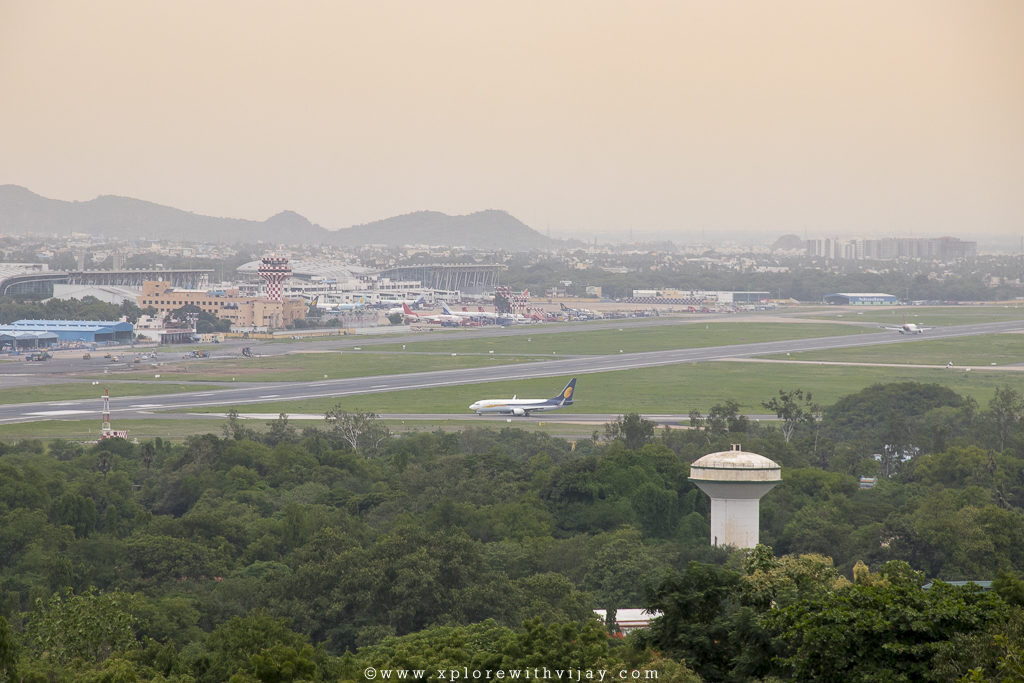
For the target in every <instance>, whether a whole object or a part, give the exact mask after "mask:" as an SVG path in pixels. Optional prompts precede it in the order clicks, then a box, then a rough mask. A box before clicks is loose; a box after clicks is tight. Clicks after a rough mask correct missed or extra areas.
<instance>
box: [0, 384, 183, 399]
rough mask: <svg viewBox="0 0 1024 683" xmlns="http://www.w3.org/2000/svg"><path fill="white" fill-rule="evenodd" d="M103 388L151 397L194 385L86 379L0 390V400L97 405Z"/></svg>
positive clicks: (123, 393)
mask: <svg viewBox="0 0 1024 683" xmlns="http://www.w3.org/2000/svg"><path fill="white" fill-rule="evenodd" d="M104 389H110V390H111V393H112V394H116V395H119V396H152V395H153V394H178V393H181V392H185V391H195V390H196V387H195V386H194V385H192V386H189V385H188V384H179V383H176V382H167V383H162V384H161V383H143V382H125V383H123V384H122V383H119V382H109V381H100V383H99V384H97V385H93V384H90V383H88V382H68V383H66V384H44V385H42V386H38V387H28V388H24V387H23V388H18V389H10V390H5V391H0V403H37V402H44V401H71V400H77V399H80V398H91V397H93V396H95V397H96V399H97V404H98V401H99V397H100V396H102V395H103V390H104Z"/></svg>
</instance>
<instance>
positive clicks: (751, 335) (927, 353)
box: [0, 307, 1024, 440]
mask: <svg viewBox="0 0 1024 683" xmlns="http://www.w3.org/2000/svg"><path fill="white" fill-rule="evenodd" d="M908 310H913V312H914V313H919V315H918V318H916V319H915V322H919V323H921V324H925V325H940V324H966V323H970V322H984V321H990V320H1006V319H1018V318H1022V317H1024V308H1021V309H1015V308H992V307H943V308H941V309H924V308H918V307H915V308H914V309H908ZM817 315H819V316H822V317H823V318H824V319H829V318H831V319H835V320H844V321H845V320H851V319H854V320H855V321H856V322H871V321H874V322H895V321H894V320H893V318H896V319H898V321H899V322H902V317H903V316H902V315H894V312H892V311H866V312H865V313H864V315H863V316H860V315H856V313H854V314H850V313H849V312H848V311H847V312H846V313H844V314H843V316H842V318H840V317H839V316H838V315H832V314H830V313H829V312H827V311H826V312H823V313H819V314H817ZM908 319H909V318H908ZM874 331H875V330H874V329H873V328H871V327H863V328H861V327H856V326H851V325H835V324H828V323H821V324H818V323H806V322H805V323H799V324H786V323H761V322H756V323H755V322H751V323H747V322H743V321H742V320H739V319H732V320H729V321H728V322H724V321H716V320H712V321H707V322H704V321H701V322H695V323H690V324H681V325H673V326H654V327H640V328H638V327H626V326H624V327H623V329H622V330H621V331H620V330H619V329H618V328H613V329H607V328H606V329H586V328H584V327H582V326H581V327H580V328H578V329H574V330H573V331H571V332H555V333H550V332H548V333H546V332H542V331H540V328H538V331H537V332H536V333H533V332H531V333H528V334H526V335H521V336H510V337H500V338H488V339H484V338H476V339H467V338H459V335H457V334H453V335H451V336H448V335H445V336H444V337H441V336H440V335H436V336H434V335H432V336H430V338H429V339H428V340H425V341H422V342H420V341H415V342H407V343H406V349H405V350H404V351H403V350H402V348H401V345H400V344H389V343H384V344H375V345H373V346H370V347H368V348H367V349H366V350H360V351H354V350H347V349H346V350H344V352H341V351H336V352H325V353H315V352H313V353H310V352H306V353H302V352H297V353H290V354H285V355H280V356H264V357H262V358H257V359H252V360H250V359H241V358H227V359H216V358H215V359H210V360H196V361H189V362H187V363H182V364H180V365H176V364H169V365H165V366H161V367H160V368H159V373H158V374H160V375H161V377H160V378H159V379H157V378H155V377H154V376H153V375H154V374H156V373H157V371H156V370H155V369H150V370H147V371H141V370H140V371H135V372H124V373H117V374H116V379H115V378H114V377H113V376H109V375H103V376H97V377H95V378H94V379H95V380H99V381H100V385H92V384H90V383H88V382H81V381H79V382H73V383H67V384H62V385H51V386H40V387H35V388H30V389H17V390H9V391H3V390H0V402H4V403H15V402H17V403H21V402H36V401H42V402H45V401H60V400H69V399H77V398H88V397H91V396H96V397H98V396H99V395H100V394H101V393H102V388H103V386H108V385H109V386H110V387H111V389H112V391H115V392H116V393H117V394H118V395H120V396H128V395H136V396H146V395H152V394H159V393H177V392H184V391H195V390H196V384H195V382H210V383H212V382H216V381H220V382H231V381H232V379H233V378H234V379H235V380H236V381H239V382H242V381H249V382H255V381H311V380H315V379H321V378H322V377H323V376H324V375H327V376H328V377H330V378H343V377H359V376H370V375H380V374H393V373H404V372H415V371H426V370H444V369H457V368H474V367H484V366H490V365H495V364H498V363H528V362H531V361H534V360H542V359H549V358H551V355H552V354H551V352H552V351H554V352H555V354H554V355H580V354H582V355H586V354H605V353H617V352H618V350H619V349H623V350H625V351H629V352H634V351H654V350H660V349H672V348H685V347H704V346H713V345H720V344H721V345H726V344H742V343H747V342H755V341H772V340H781V339H796V338H809V337H819V336H829V335H844V334H858V333H870V332H874ZM490 351H494V353H493V354H491V353H489V352H490ZM453 354H457V355H453ZM775 358H785V357H784V356H775ZM788 359H789V360H804V361H839V362H843V361H845V362H867V363H900V364H907V365H909V366H913V365H944V364H945V363H946V361H947V360H953V362H954V363H955V364H956V365H957V366H964V365H974V366H988V367H990V364H991V363H997V364H998V365H1005V364H1009V363H1022V362H1024V337H1022V336H1021V335H1013V334H999V335H991V336H978V337H970V338H964V339H955V340H935V341H928V340H915V341H914V342H913V343H911V344H898V343H897V344H886V345H881V346H873V347H864V348H853V349H844V350H836V351H821V352H807V353H802V354H797V353H794V354H792V356H790V357H788ZM186 368H187V371H186ZM125 380H128V381H125ZM567 380H568V376H566V377H552V378H547V379H533V380H522V381H516V382H499V383H490V384H479V385H466V386H461V387H445V388H439V389H431V390H418V391H406V392H389V393H381V394H369V395H365V396H360V397H351V398H344V399H317V400H308V401H294V402H290V403H286V404H281V403H268V404H265V405H246V406H245V407H244V410H243V411H240V412H264V413H273V414H276V413H279V412H285V413H286V414H287V413H292V414H304V413H312V414H318V413H323V412H324V411H326V410H328V409H330V408H332V407H334V406H338V405H340V406H341V407H342V408H343V409H345V410H350V411H371V412H375V413H451V414H452V415H453V416H462V415H465V416H466V419H468V420H469V422H467V423H465V424H469V425H472V424H478V423H473V422H472V416H471V414H470V413H469V411H468V408H467V406H468V405H469V403H471V402H472V401H474V400H477V399H480V398H484V397H487V396H511V395H513V394H517V395H519V396H521V397H522V396H529V397H548V396H552V395H554V394H555V393H556V392H557V391H558V390H559V389H560V388H561V387H562V385H563V384H564V382H565V381H567ZM185 381H187V382H190V383H191V384H185V383H183V382H185ZM899 381H917V382H934V383H938V384H942V385H944V386H948V387H950V388H951V389H953V390H954V391H957V392H958V393H960V394H963V395H965V396H971V397H973V398H975V399H976V400H977V401H978V402H979V403H980V404H982V405H984V404H986V403H987V402H988V400H989V399H990V398H991V397H992V395H993V393H994V391H995V389H996V387H998V386H1010V387H1013V388H1014V389H1016V390H1017V391H1020V392H1022V393H1024V372H1021V373H1018V372H1006V371H1003V372H1000V371H997V370H991V371H988V370H985V369H981V367H978V369H977V370H976V371H974V372H970V373H968V372H965V371H963V370H959V369H956V368H954V369H953V370H945V369H937V368H927V367H918V368H915V367H903V368H893V367H870V366H831V365H813V364H806V363H757V362H740V361H722V362H714V363H696V364H684V365H675V366H666V367H659V368H648V369H639V370H630V371H621V372H606V373H595V374H590V375H581V376H580V380H579V385H578V388H577V394H576V399H577V403H576V405H575V406H573V407H572V408H569V409H567V410H564V411H562V412H560V413H558V416H559V417H560V418H563V417H569V416H571V414H572V413H573V412H577V413H611V414H623V413H627V412H641V413H647V414H663V413H669V414H682V415H685V414H687V413H689V412H690V410H699V411H700V412H702V413H706V412H707V411H708V410H709V409H710V408H711V406H713V405H715V404H717V403H721V402H723V401H725V400H727V399H732V400H735V401H737V402H738V403H739V404H740V408H741V410H743V411H744V412H746V413H755V414H756V413H764V412H767V411H766V410H765V409H764V408H763V407H762V406H761V402H763V401H767V400H769V399H770V398H772V397H773V396H775V395H776V394H777V392H778V391H779V390H780V389H785V390H790V389H797V388H799V389H803V390H804V391H806V392H810V393H812V394H813V396H814V399H815V401H816V402H818V403H819V404H822V405H829V404H831V403H833V402H834V401H835V400H837V399H838V398H840V397H842V396H845V395H847V394H850V393H853V392H856V391H858V390H859V389H862V388H864V387H866V386H869V385H871V384H875V383H884V382H899ZM121 382H124V383H121ZM204 388H206V387H204ZM209 388H213V387H212V386H210V387H209ZM229 408H230V406H223V407H220V408H217V409H211V410H210V411H208V412H224V411H226V410H227V409H229ZM541 421H543V418H541V417H537V418H531V419H530V420H527V421H524V423H525V424H529V425H537V424H538V423H539V422H541ZM96 423H97V420H93V419H88V420H82V421H72V420H69V421H51V422H35V423H27V424H21V425H6V426H2V427H0V438H2V439H5V440H10V439H18V438H51V437H63V438H74V439H89V438H95V436H94V435H95V431H96V428H97V424H96ZM296 424H299V425H300V426H301V423H298V422H297V423H296ZM461 424H463V423H462V422H461V421H460V420H445V421H442V422H440V423H437V424H434V423H424V422H420V421H415V423H413V421H410V424H409V425H401V426H400V428H401V429H436V428H442V429H455V428H458V426H459V425H461ZM490 424H493V423H489V425H488V426H490ZM513 424H516V423H515V422H514V423H513ZM207 425H209V426H207ZM517 426H518V425H517ZM118 428H129V429H131V430H132V436H133V438H151V437H152V436H161V437H164V438H183V437H184V436H187V435H188V434H192V433H195V430H196V429H197V428H199V429H201V430H203V431H204V432H206V431H214V432H217V431H218V430H219V428H220V427H219V425H218V421H217V420H209V421H207V420H203V419H197V420H180V421H177V420H143V421H132V422H126V423H118ZM531 428H532V427H531ZM565 429H567V430H569V431H570V432H572V431H573V430H575V431H577V432H578V429H579V428H578V427H565ZM588 429H589V428H588ZM90 435H92V436H90Z"/></svg>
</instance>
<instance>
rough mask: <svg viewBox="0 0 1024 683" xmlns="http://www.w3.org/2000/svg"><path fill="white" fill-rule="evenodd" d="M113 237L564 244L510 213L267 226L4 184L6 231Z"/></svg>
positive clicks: (281, 217) (1, 200) (0, 218)
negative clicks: (337, 225)
mask: <svg viewBox="0 0 1024 683" xmlns="http://www.w3.org/2000/svg"><path fill="white" fill-rule="evenodd" d="M72 232H80V233H87V234H90V235H95V236H103V237H107V238H112V239H123V240H131V239H138V238H144V239H175V240H182V241H191V242H226V243H237V242H257V241H264V242H270V243H272V244H278V243H291V244H325V245H334V246H355V245H359V244H386V245H390V246H401V245H403V244H431V245H447V246H464V247H469V248H487V249H506V250H509V251H528V250H530V249H545V248H551V247H552V246H556V245H558V244H560V242H559V241H558V240H552V239H549V238H547V237H545V236H544V235H542V234H540V233H539V232H537V231H536V230H534V229H532V228H530V227H529V226H527V225H525V224H524V223H522V222H521V221H519V220H518V219H516V218H515V217H513V216H511V215H509V214H508V213H506V212H504V211H496V210H489V211H479V212H476V213H472V214H469V215H467V216H449V215H447V214H443V213H439V212H436V211H418V212H416V213H410V214H406V215H404V216H396V217H394V218H387V219H384V220H380V221H375V222H373V223H367V224H365V225H358V226H353V227H351V228H344V229H341V230H328V229H327V228H323V227H321V226H319V225H315V224H313V223H310V222H309V220H307V219H306V218H305V217H303V216H301V215H299V214H297V213H295V212H294V211H282V212H281V213H279V214H277V215H275V216H271V217H270V218H268V219H267V220H265V221H250V220H244V219H240V218H217V217H213V216H202V215H199V214H195V213H190V212H188V211H182V210H181V209H175V208H172V207H169V206H162V205H160V204H154V203H152V202H147V201H143V200H140V199H132V198H130V197H116V196H111V195H103V196H100V197H97V198H95V199H91V200H89V201H87V202H66V201H62V200H59V199H48V198H46V197H41V196H39V195H37V194H35V193H34V192H31V191H30V190H27V189H25V188H24V187H19V186H18V185H0V233H12V234H37V235H53V234H58V235H69V234H71V233H72Z"/></svg>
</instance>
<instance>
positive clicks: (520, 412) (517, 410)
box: [512, 408, 529, 417]
mask: <svg viewBox="0 0 1024 683" xmlns="http://www.w3.org/2000/svg"><path fill="white" fill-rule="evenodd" d="M512 414H513V415H515V416H516V417H526V416H527V415H529V413H527V412H526V411H525V410H523V409H522V408H513V409H512Z"/></svg>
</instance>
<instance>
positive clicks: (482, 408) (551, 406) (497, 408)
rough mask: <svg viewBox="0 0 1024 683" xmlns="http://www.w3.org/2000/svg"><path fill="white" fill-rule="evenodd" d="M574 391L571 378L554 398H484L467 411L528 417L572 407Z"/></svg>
mask: <svg viewBox="0 0 1024 683" xmlns="http://www.w3.org/2000/svg"><path fill="white" fill-rule="evenodd" d="M574 391H576V378H575V377H573V378H572V379H571V380H569V383H568V384H566V385H565V388H564V389H562V391H561V392H559V394H558V396H555V397H554V398H516V397H515V396H512V398H485V399H482V400H480V401H477V402H476V403H473V404H470V406H469V409H470V410H472V411H474V412H476V414H477V415H515V416H517V417H530V413H535V412H544V411H547V410H558V409H559V408H564V407H565V406H571V405H572V395H573V392H574Z"/></svg>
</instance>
